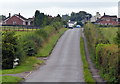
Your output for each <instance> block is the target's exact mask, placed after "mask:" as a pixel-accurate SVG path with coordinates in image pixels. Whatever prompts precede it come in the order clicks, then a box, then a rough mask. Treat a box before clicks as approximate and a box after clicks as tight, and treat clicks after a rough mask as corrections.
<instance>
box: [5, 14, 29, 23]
mask: <svg viewBox="0 0 120 84" xmlns="http://www.w3.org/2000/svg"><path fill="white" fill-rule="evenodd" d="M13 16H17V17H19V18H20V19H21V20H27V19H26V18H25V17H23V16H22V15H20V14H14V15H13ZM13 16H11V17H13ZM11 17H7V18H6V19H5V20H4V22H5V21H7V20H8V19H9V18H11Z"/></svg>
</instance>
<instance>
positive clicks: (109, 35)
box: [101, 27, 118, 43]
mask: <svg viewBox="0 0 120 84" xmlns="http://www.w3.org/2000/svg"><path fill="white" fill-rule="evenodd" d="M117 31H118V28H117V27H116V28H115V27H107V28H101V32H102V34H103V35H104V37H105V38H106V39H108V40H109V41H110V43H114V38H115V37H116V35H117Z"/></svg>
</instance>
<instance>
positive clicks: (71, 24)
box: [67, 20, 77, 28]
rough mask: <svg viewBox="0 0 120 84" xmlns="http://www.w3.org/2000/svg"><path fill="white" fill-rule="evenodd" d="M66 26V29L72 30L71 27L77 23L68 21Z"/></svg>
mask: <svg viewBox="0 0 120 84" xmlns="http://www.w3.org/2000/svg"><path fill="white" fill-rule="evenodd" d="M67 24H68V27H69V28H73V27H74V26H75V25H76V24H77V22H76V21H70V20H69V21H68V23H67Z"/></svg>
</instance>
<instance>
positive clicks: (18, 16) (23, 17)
mask: <svg viewBox="0 0 120 84" xmlns="http://www.w3.org/2000/svg"><path fill="white" fill-rule="evenodd" d="M15 15H16V16H18V17H20V18H21V19H23V20H27V19H26V18H25V17H23V16H22V15H20V14H15Z"/></svg>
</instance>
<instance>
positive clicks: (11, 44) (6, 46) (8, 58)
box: [2, 32, 17, 69]
mask: <svg viewBox="0 0 120 84" xmlns="http://www.w3.org/2000/svg"><path fill="white" fill-rule="evenodd" d="M14 35H15V33H14V32H4V33H3V34H2V68H3V69H11V68H13V62H14V59H15V58H16V55H15V52H16V51H17V47H16V46H17V37H15V36H14Z"/></svg>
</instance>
